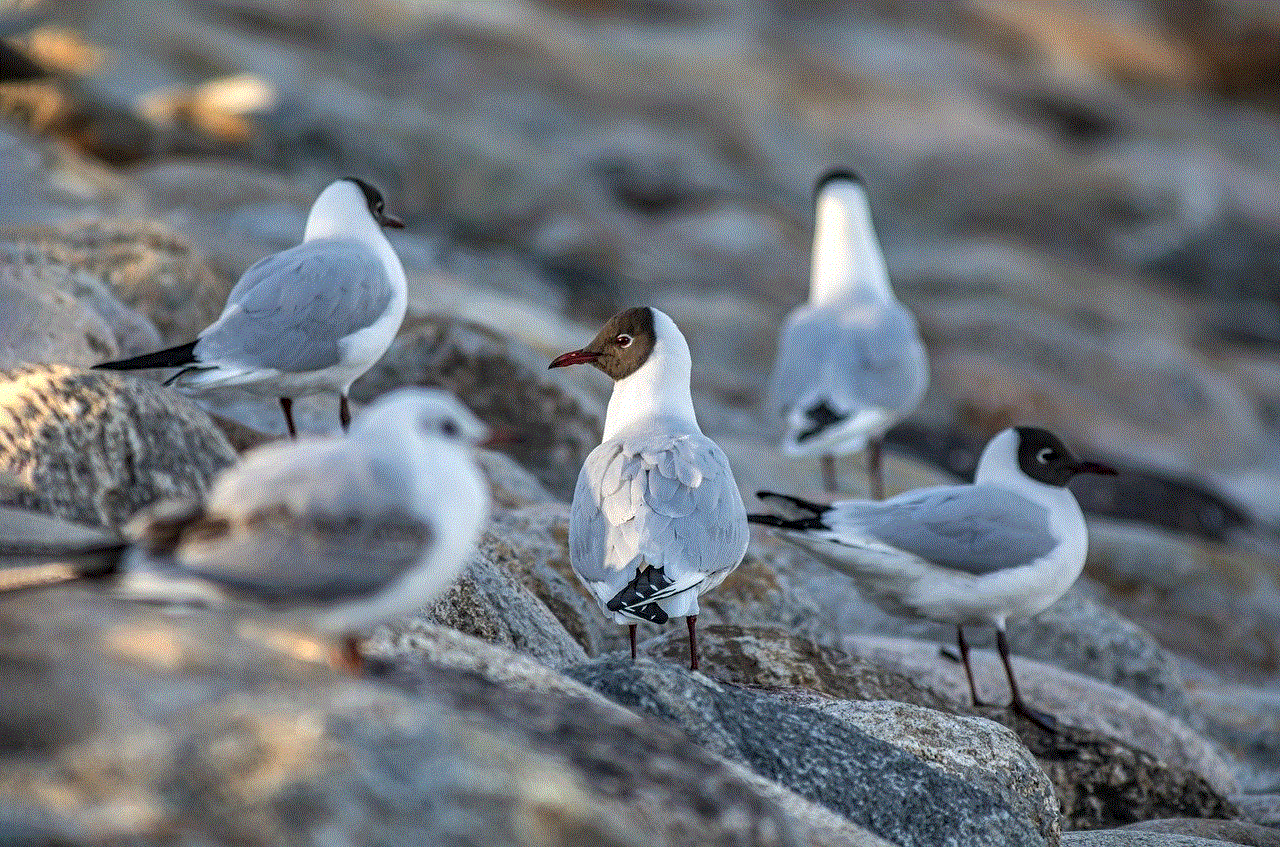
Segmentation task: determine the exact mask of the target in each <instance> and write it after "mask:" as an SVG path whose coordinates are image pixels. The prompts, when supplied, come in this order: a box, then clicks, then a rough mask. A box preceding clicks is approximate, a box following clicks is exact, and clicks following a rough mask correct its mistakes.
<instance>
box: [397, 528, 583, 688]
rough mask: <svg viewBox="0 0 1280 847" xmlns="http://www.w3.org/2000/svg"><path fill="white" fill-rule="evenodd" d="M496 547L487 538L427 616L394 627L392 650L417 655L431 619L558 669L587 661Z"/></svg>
mask: <svg viewBox="0 0 1280 847" xmlns="http://www.w3.org/2000/svg"><path fill="white" fill-rule="evenodd" d="M499 543H501V542H499ZM492 550H493V546H492V545H491V543H482V544H481V545H480V548H479V550H478V551H477V552H476V554H475V555H473V556H472V558H471V560H470V562H468V564H467V568H466V570H465V571H463V573H462V575H461V576H459V577H458V579H456V580H455V581H454V582H453V584H452V585H450V586H449V588H448V589H447V590H446V591H445V592H444V593H443V594H442V595H441V596H440V597H439V598H438V599H437V600H436V601H435V602H434V603H433V604H432V605H431V607H430V608H429V609H427V610H425V611H424V613H423V615H422V616H421V617H411V618H408V619H407V620H405V621H403V622H400V623H397V624H393V625H391V626H389V627H388V628H389V629H390V631H391V633H392V634H391V645H392V647H391V649H392V651H393V652H395V653H397V654H400V655H412V653H414V652H415V651H416V642H417V636H416V630H417V628H418V627H419V626H420V625H421V623H422V622H424V621H425V622H430V623H436V624H443V625H445V626H449V627H452V628H454V629H457V630H459V631H461V632H464V633H466V634H468V635H471V636H474V637H476V638H478V639H480V640H481V641H485V642H488V643H490V644H498V645H501V646H503V647H506V648H507V649H509V650H512V651H514V652H516V653H521V654H524V655H527V656H530V657H532V658H534V659H537V660H538V661H540V662H542V663H543V664H545V665H548V666H550V667H553V668H558V667H564V666H566V665H572V664H577V663H579V662H582V661H583V660H585V659H586V657H587V656H586V653H584V652H583V650H582V647H581V646H580V645H579V644H578V642H577V641H574V640H573V637H572V636H570V635H569V633H568V632H567V631H566V630H565V628H564V627H563V626H562V625H561V624H560V622H559V621H558V620H556V618H555V616H554V615H553V614H552V613H551V611H550V610H548V609H547V607H546V605H544V604H543V602H542V601H541V600H539V599H538V598H537V597H536V596H535V595H534V594H533V593H532V592H531V591H529V589H527V588H525V587H524V585H523V584H522V583H521V582H520V581H519V580H518V579H516V578H515V577H514V576H513V575H512V574H511V573H510V572H508V571H507V570H506V568H504V567H503V566H502V564H501V562H499V561H495V560H494V559H493V558H491V556H490V551H492Z"/></svg>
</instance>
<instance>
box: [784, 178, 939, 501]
mask: <svg viewBox="0 0 1280 847" xmlns="http://www.w3.org/2000/svg"><path fill="white" fill-rule="evenodd" d="M928 382H929V366H928V360H927V357H926V354H925V349H924V345H923V343H921V341H920V334H919V331H918V330H917V328H916V322H915V319H914V318H913V317H912V316H911V313H910V312H908V311H907V310H906V308H905V307H903V305H902V304H901V303H899V302H898V301H897V300H896V299H895V298H894V296H893V290H892V289H891V288H890V287H889V274H888V271H887V270H886V268H885V263H884V256H883V255H881V252H880V245H879V244H878V243H877V241H876V234H875V230H874V228H873V227H872V225H871V210H870V207H869V206H868V204H867V193H866V190H865V189H864V188H863V186H862V182H861V180H860V179H859V178H858V177H857V175H855V174H853V173H852V172H850V171H845V170H833V171H831V172H829V173H827V174H825V175H824V176H823V177H822V178H820V179H819V180H818V183H817V186H816V187H815V189H814V232H813V258H812V268H811V271H810V285H809V302H808V303H807V304H805V305H803V306H800V307H798V308H796V309H795V310H794V311H792V312H791V314H790V315H789V316H788V317H787V321H786V323H785V324H784V326H783V328H782V334H781V336H780V338H779V341H778V353H777V359H776V361H775V362H774V368H773V374H772V376H771V377H770V380H769V388H768V395H769V400H770V403H771V406H772V408H773V410H774V412H775V413H777V414H779V415H781V416H782V418H783V420H784V422H785V424H786V432H785V434H784V435H783V439H782V449H783V451H784V452H785V453H787V454H788V455H792V456H805V455H820V456H821V457H822V469H823V481H824V484H825V485H826V488H827V490H828V491H835V489H836V477H835V459H834V456H836V455H842V454H845V453H854V452H857V451H859V450H862V449H864V448H866V450H867V473H868V476H869V478H870V491H871V496H872V497H873V498H874V499H877V500H879V499H881V498H882V497H883V496H884V481H883V477H882V472H881V462H880V450H881V444H882V437H883V435H884V433H885V432H886V431H888V430H889V428H890V427H892V426H893V425H894V424H896V423H898V422H899V421H901V420H903V419H904V418H905V417H906V416H907V415H909V414H911V412H912V411H913V410H914V409H915V407H916V406H917V405H918V404H919V403H920V399H921V398H922V397H923V396H924V392H925V388H926V387H927V386H928Z"/></svg>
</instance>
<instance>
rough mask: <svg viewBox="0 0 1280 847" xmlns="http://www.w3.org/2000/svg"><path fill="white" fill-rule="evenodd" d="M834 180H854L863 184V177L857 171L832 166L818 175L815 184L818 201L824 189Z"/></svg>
mask: <svg viewBox="0 0 1280 847" xmlns="http://www.w3.org/2000/svg"><path fill="white" fill-rule="evenodd" d="M833 182H852V183H853V184H855V185H862V184H863V183H862V177H860V176H859V175H858V174H857V172H856V171H851V170H849V169H848V168H840V167H836V168H832V169H831V170H829V171H827V172H826V173H824V174H823V175H822V176H820V177H818V179H817V181H816V182H814V184H813V200H814V202H815V203H816V202H817V201H818V197H819V196H821V194H822V190H823V189H824V188H826V187H827V186H828V185H830V184H831V183H833Z"/></svg>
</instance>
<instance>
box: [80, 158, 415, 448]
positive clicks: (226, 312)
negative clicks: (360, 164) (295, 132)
mask: <svg viewBox="0 0 1280 847" xmlns="http://www.w3.org/2000/svg"><path fill="white" fill-rule="evenodd" d="M384 226H387V227H397V228H398V227H402V226H404V224H403V223H401V221H400V220H399V219H398V218H396V217H394V216H392V215H389V214H387V211H386V208H385V204H384V201H383V198H382V194H381V193H380V192H379V191H378V189H376V188H374V187H373V186H372V185H370V184H369V183H367V182H365V181H364V180H362V179H357V178H355V177H346V178H344V179H340V180H337V181H336V182H334V183H332V184H331V185H329V187H328V188H326V189H325V190H324V191H322V192H321V193H320V196H319V197H317V198H316V201H315V203H314V204H313V205H312V206H311V212H310V214H309V215H308V217H307V226H306V230H305V232H304V233H303V240H302V243H301V244H299V245H298V246H296V247H290V248H289V249H288V250H284V251H282V252H280V253H276V254H275V255H272V256H268V257H267V258H265V259H263V260H261V261H260V262H258V263H257V264H255V265H254V266H253V267H251V268H249V269H248V270H247V271H245V272H244V274H243V275H242V276H241V277H240V280H239V281H238V282H237V283H236V285H235V287H234V288H232V289H231V293H230V294H229V295H228V296H227V304H226V307H225V308H224V309H223V312H222V315H221V317H219V318H218V319H217V320H216V321H215V322H214V323H212V324H211V325H210V326H208V327H207V328H205V329H204V330H203V331H202V332H200V334H199V336H198V337H197V338H196V340H195V341H192V342H190V343H188V344H182V345H179V346H178V347H172V348H169V349H168V350H161V351H159V352H156V353H148V354H145V355H142V356H135V357H134V358H131V359H123V360H120V361H116V362H104V363H103V364H100V365H97V366H96V367H98V368H102V369H105V370H140V369H146V368H181V370H179V371H178V373H177V374H175V375H174V376H173V377H171V378H170V379H169V381H168V382H169V383H172V384H173V385H174V386H175V387H177V388H178V389H179V390H181V391H184V392H186V393H189V394H201V393H205V392H209V391H214V390H217V389H222V388H234V389H235V390H237V391H240V392H244V393H246V394H248V395H250V396H255V397H275V398H278V399H279V401H280V407H281V409H282V410H283V412H284V418H285V425H286V426H287V428H288V430H289V435H290V436H292V437H296V436H297V431H296V429H295V427H294V422H293V410H292V407H293V398H295V397H298V396H303V395H307V394H315V393H319V392H326V391H333V392H336V393H337V394H338V398H339V406H338V411H339V420H340V421H341V423H342V427H343V429H346V428H347V426H348V425H349V423H350V421H351V412H350V408H349V406H348V402H347V391H348V390H349V389H350V387H351V383H353V382H355V380H356V378H357V377H359V376H360V375H361V374H363V373H364V372H365V371H367V370H368V369H369V368H370V367H372V366H373V364H374V363H375V362H377V361H378V359H380V358H381V357H382V354H383V353H385V352H386V350H387V347H388V346H390V344H391V340H392V339H393V338H395V335H396V333H397V332H398V331H399V330H400V324H401V323H402V322H403V321H404V315H405V309H406V306H407V304H408V287H407V283H406V281H405V275H404V268H403V267H402V266H401V264H400V259H399V257H398V256H397V255H396V252H395V250H394V249H392V247H391V243H390V242H389V241H387V238H386V236H385V235H383V233H382V227H384Z"/></svg>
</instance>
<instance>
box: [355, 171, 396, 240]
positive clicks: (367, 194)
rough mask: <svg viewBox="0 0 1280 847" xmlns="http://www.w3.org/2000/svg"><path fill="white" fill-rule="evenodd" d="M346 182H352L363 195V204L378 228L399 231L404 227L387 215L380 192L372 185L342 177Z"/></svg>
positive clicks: (384, 202)
mask: <svg viewBox="0 0 1280 847" xmlns="http://www.w3.org/2000/svg"><path fill="white" fill-rule="evenodd" d="M343 179H345V180H347V181H348V182H354V183H355V184H356V186H358V187H359V189H360V191H361V192H363V194H364V202H365V203H366V204H367V205H368V206H369V214H370V215H373V219H374V220H375V221H377V222H378V224H379V225H380V226H389V227H391V228H393V229H401V228H403V227H404V221H402V220H400V219H399V218H397V217H396V216H395V215H389V214H387V208H386V201H385V200H384V199H383V197H382V192H381V191H379V190H378V189H377V188H376V187H374V186H373V185H371V184H369V183H367V182H365V181H364V180H363V179H361V178H360V177H358V176H348V177H343Z"/></svg>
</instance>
